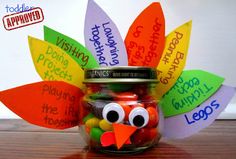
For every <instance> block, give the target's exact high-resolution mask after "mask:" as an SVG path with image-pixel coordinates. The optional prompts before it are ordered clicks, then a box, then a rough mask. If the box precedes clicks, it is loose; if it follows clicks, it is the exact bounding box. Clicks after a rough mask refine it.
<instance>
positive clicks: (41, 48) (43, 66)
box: [28, 36, 84, 88]
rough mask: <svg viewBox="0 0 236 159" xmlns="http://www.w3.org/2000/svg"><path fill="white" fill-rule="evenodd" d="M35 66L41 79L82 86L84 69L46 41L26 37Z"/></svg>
mask: <svg viewBox="0 0 236 159" xmlns="http://www.w3.org/2000/svg"><path fill="white" fill-rule="evenodd" d="M28 40H29V47H30V52H31V55H32V58H33V61H34V65H35V68H36V70H37V72H38V74H39V75H40V76H41V78H42V79H43V80H50V81H55V80H57V81H65V82H67V83H70V84H72V85H75V86H77V87H80V88H82V86H83V84H82V80H83V79H84V71H83V70H82V69H81V68H80V66H79V65H78V64H77V63H76V62H75V61H74V60H73V59H72V58H71V57H70V56H69V55H68V54H67V53H65V52H64V51H63V50H62V49H60V48H59V47H57V46H55V45H53V44H50V43H48V42H45V41H42V40H39V39H36V38H33V37H30V36H29V37H28Z"/></svg>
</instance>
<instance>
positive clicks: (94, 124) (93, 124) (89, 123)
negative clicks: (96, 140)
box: [85, 117, 100, 128]
mask: <svg viewBox="0 0 236 159" xmlns="http://www.w3.org/2000/svg"><path fill="white" fill-rule="evenodd" d="M99 122H100V119H98V118H96V117H93V118H91V119H89V120H87V121H86V123H85V126H87V127H90V128H94V127H98V126H99Z"/></svg>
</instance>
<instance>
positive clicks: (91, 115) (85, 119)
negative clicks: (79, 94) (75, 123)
mask: <svg viewBox="0 0 236 159" xmlns="http://www.w3.org/2000/svg"><path fill="white" fill-rule="evenodd" d="M93 117H94V115H93V114H92V113H89V114H88V115H86V116H85V117H84V118H83V122H84V123H86V121H87V120H89V119H91V118H93Z"/></svg>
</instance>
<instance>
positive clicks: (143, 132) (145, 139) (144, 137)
mask: <svg viewBox="0 0 236 159" xmlns="http://www.w3.org/2000/svg"><path fill="white" fill-rule="evenodd" d="M157 133H158V132H157V128H142V129H139V130H137V131H136V132H135V133H134V135H133V136H132V140H131V142H132V143H133V144H135V145H144V144H146V143H149V142H151V141H153V140H154V139H155V138H156V136H157Z"/></svg>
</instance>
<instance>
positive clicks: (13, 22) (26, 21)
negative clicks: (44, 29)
mask: <svg viewBox="0 0 236 159" xmlns="http://www.w3.org/2000/svg"><path fill="white" fill-rule="evenodd" d="M43 20H44V16H43V11H42V9H41V8H39V7H37V8H33V9H31V10H29V11H25V12H18V13H14V14H10V15H6V16H4V17H3V18H2V21H3V25H4V28H5V29H6V30H8V31H10V30H13V29H17V28H21V27H24V26H28V25H32V24H36V23H40V22H42V21H43Z"/></svg>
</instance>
